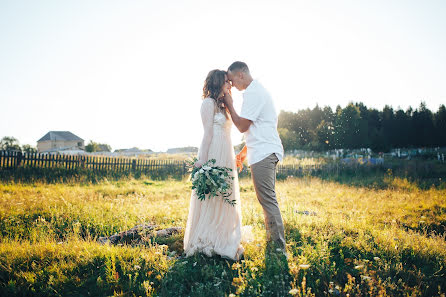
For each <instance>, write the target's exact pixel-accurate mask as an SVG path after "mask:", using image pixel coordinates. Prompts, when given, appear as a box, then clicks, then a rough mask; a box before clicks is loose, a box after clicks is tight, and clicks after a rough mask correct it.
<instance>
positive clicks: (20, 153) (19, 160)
mask: <svg viewBox="0 0 446 297" xmlns="http://www.w3.org/2000/svg"><path fill="white" fill-rule="evenodd" d="M22 158H23V156H22V152H18V153H17V167H20V165H21V164H22Z"/></svg>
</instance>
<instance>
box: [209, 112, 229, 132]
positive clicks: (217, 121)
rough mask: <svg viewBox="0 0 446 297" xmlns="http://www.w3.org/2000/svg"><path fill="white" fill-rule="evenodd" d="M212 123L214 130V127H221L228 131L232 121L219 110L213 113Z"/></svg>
mask: <svg viewBox="0 0 446 297" xmlns="http://www.w3.org/2000/svg"><path fill="white" fill-rule="evenodd" d="M213 125H214V131H215V130H216V129H223V130H226V131H228V130H230V129H231V125H232V122H231V121H230V120H229V119H227V118H226V117H225V115H224V114H222V113H221V112H216V113H215V114H214V123H213Z"/></svg>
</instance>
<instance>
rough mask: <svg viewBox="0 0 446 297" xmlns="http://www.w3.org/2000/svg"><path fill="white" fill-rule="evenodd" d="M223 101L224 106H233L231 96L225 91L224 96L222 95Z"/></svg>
mask: <svg viewBox="0 0 446 297" xmlns="http://www.w3.org/2000/svg"><path fill="white" fill-rule="evenodd" d="M223 102H224V103H225V106H233V105H234V101H233V100H232V96H231V94H229V93H225V96H224V97H223Z"/></svg>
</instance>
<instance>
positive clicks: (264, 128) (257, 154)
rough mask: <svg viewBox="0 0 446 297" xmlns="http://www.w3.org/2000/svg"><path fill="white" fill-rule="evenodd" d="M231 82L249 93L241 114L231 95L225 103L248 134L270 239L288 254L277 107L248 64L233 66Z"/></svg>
mask: <svg viewBox="0 0 446 297" xmlns="http://www.w3.org/2000/svg"><path fill="white" fill-rule="evenodd" d="M228 79H229V81H230V82H231V84H232V86H233V87H236V88H237V90H239V91H243V90H244V91H245V92H244V93H243V104H242V110H241V112H240V115H238V114H237V112H236V111H235V109H234V106H233V100H232V97H231V95H230V94H225V97H224V99H223V100H224V103H225V105H226V107H227V108H228V110H229V112H230V114H231V118H232V121H233V122H234V125H235V126H236V127H237V128H238V130H239V131H240V132H241V133H245V139H246V147H247V154H248V165H249V166H250V167H251V176H252V180H253V182H254V188H255V191H256V195H257V199H258V200H259V202H260V204H261V205H262V207H263V212H264V215H265V225H266V234H267V240H268V241H271V240H272V241H274V242H275V243H276V245H277V246H278V248H280V249H281V250H282V252H283V253H284V254H285V255H286V250H285V234H284V229H283V221H282V215H281V214H280V209H279V205H278V203H277V198H276V190H275V182H276V165H277V162H278V161H279V160H282V158H283V147H282V142H281V141H280V138H279V133H278V132H277V115H276V111H275V108H274V104H273V101H272V98H271V95H270V94H269V93H268V91H267V90H266V89H265V88H264V87H263V85H262V84H260V82H259V81H257V80H254V79H253V78H252V77H251V74H250V73H249V69H248V66H247V65H246V64H245V63H243V62H238V61H237V62H234V63H232V64H231V66H229V68H228Z"/></svg>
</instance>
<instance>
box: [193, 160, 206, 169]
mask: <svg viewBox="0 0 446 297" xmlns="http://www.w3.org/2000/svg"><path fill="white" fill-rule="evenodd" d="M204 163H206V162H204V161H203V160H198V161H197V162H195V163H194V166H195V167H198V168H200V167H201V166H203V164H204Z"/></svg>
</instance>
